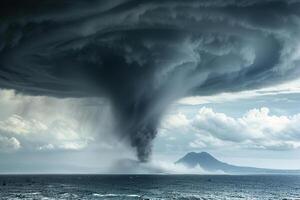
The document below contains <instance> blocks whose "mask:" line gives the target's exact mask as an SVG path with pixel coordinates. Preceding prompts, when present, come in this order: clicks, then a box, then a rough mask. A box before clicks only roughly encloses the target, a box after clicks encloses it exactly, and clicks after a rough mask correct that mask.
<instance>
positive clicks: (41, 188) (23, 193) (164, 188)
mask: <svg viewBox="0 0 300 200" xmlns="http://www.w3.org/2000/svg"><path fill="white" fill-rule="evenodd" d="M0 184H1V185H0V199H1V200H2V199H9V200H17V199H28V200H29V199H32V200H33V199H36V200H38V199H44V200H46V199H48V200H50V199H51V200H52V199H66V200H69V199H70V200H72V199H74V200H75V199H83V200H84V199H111V200H113V199H123V200H126V199H131V200H134V199H180V200H188V199H191V200H198V199H201V200H202V199H203V200H204V199H205V200H209V199H210V200H215V199H222V200H225V199H239V200H240V199H249V200H250V199H251V200H252V199H253V200H254V199H264V200H265V199H266V200H271V199H280V200H291V199H298V200H300V176H296V175H288V176H287V175H255V176H226V175H214V176H213V175H212V176H210V175H14V176H13V175H2V176H0Z"/></svg>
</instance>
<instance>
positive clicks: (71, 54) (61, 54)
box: [0, 0, 300, 161]
mask: <svg viewBox="0 0 300 200" xmlns="http://www.w3.org/2000/svg"><path fill="white" fill-rule="evenodd" d="M0 7H1V10H0V11H1V12H0V13H1V14H0V20H1V23H0V24H1V25H0V37H1V38H2V39H1V42H0V87H1V88H6V89H14V90H16V91H17V92H19V93H24V94H29V95H37V96H40V95H45V96H56V97H105V98H108V99H109V101H110V105H111V106H112V109H113V112H114V117H115V119H116V120H115V121H116V127H117V128H116V130H115V132H116V133H117V135H118V137H119V138H122V139H123V140H126V141H128V142H129V144H130V145H131V146H132V147H134V148H136V150H137V156H138V158H139V159H140V160H141V161H147V160H148V158H149V155H150V154H151V146H152V140H153V139H154V138H155V136H156V134H157V126H158V125H159V123H160V119H161V118H162V115H163V113H164V112H165V110H166V108H167V107H168V105H169V104H170V103H172V102H174V101H176V100H177V99H179V98H182V97H186V96H194V95H211V94H216V93H220V92H226V91H243V90H248V89H251V88H259V87H264V86H269V85H274V84H277V83H281V82H284V81H286V80H291V79H293V78H296V77H298V76H299V67H298V65H299V63H300V40H299V39H298V36H299V33H300V19H299V10H300V3H298V2H297V1H292V0H282V1H279V0H274V1H267V0H265V1H258V0H257V1H256V0H253V1H245V0H242V1H234V0H230V1H219V0H213V1H211V0H210V1H193V0H192V1H184V2H183V1H177V0H175V1H170V0H166V1H156V0H152V1H147V2H144V1H143V2H140V1H135V0H115V1H111V0H107V1H103V0H91V1H84V0H74V1H72V3H70V2H69V1H35V0H31V1H22V2H19V1H11V0H10V1H6V0H4V1H2V2H1V6H0Z"/></svg>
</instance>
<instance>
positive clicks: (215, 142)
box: [162, 107, 300, 150]
mask: <svg viewBox="0 0 300 200" xmlns="http://www.w3.org/2000/svg"><path fill="white" fill-rule="evenodd" d="M177 115H178V116H177V118H178V119H179V118H182V119H186V122H185V129H183V128H181V131H182V130H186V131H188V133H184V134H185V135H186V134H193V135H194V137H193V139H192V140H190V141H189V146H190V147H192V148H206V147H224V146H230V147H234V148H254V149H269V150H291V149H300V132H299V130H300V114H296V115H287V116H285V115H281V116H278V115H272V114H271V112H270V110H269V108H266V107H263V108H260V109H251V110H249V111H248V112H246V113H245V114H244V115H243V116H241V117H231V116H228V115H226V114H225V113H219V112H215V111H214V110H213V109H212V108H207V107H203V108H201V109H200V110H199V111H198V112H197V114H196V115H194V116H192V117H190V118H187V117H183V116H182V115H184V114H182V113H179V114H177ZM179 116H180V117H179ZM170 118H171V119H176V115H175V116H170ZM165 121H169V119H166V120H165ZM176 129H177V127H176V125H174V126H173V127H172V126H168V127H164V128H163V129H162V130H163V131H164V132H167V133H170V134H171V133H172V132H175V133H178V131H176ZM170 134H168V137H170ZM177 137H178V136H177ZM179 137H180V136H179Z"/></svg>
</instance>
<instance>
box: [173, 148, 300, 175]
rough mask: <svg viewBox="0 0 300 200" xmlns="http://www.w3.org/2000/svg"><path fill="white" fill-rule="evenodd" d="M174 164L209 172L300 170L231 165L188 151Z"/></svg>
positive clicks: (281, 172)
mask: <svg viewBox="0 0 300 200" xmlns="http://www.w3.org/2000/svg"><path fill="white" fill-rule="evenodd" d="M175 164H183V165H185V166H187V167H189V168H195V167H197V166H200V167H201V168H202V169H203V170H205V171H207V172H211V173H221V172H222V173H225V174H300V170H281V169H266V168H256V167H246V166H235V165H231V164H228V163H225V162H222V161H219V160H218V159H216V158H214V157H213V156H212V155H210V154H209V153H207V152H201V153H196V152H190V153H187V154H186V155H185V156H183V157H182V158H180V159H179V160H178V161H176V162H175Z"/></svg>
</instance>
